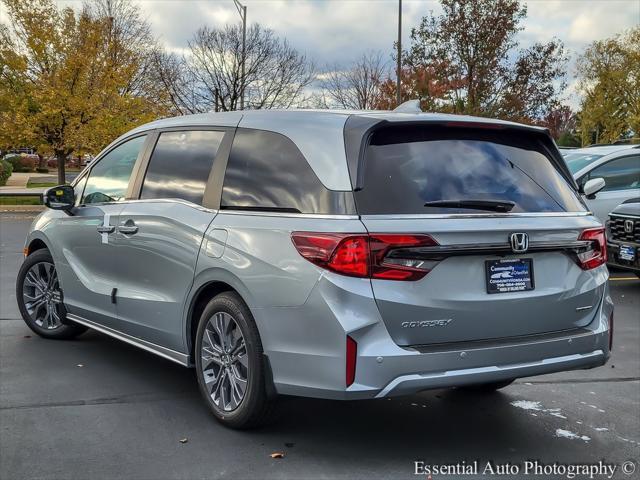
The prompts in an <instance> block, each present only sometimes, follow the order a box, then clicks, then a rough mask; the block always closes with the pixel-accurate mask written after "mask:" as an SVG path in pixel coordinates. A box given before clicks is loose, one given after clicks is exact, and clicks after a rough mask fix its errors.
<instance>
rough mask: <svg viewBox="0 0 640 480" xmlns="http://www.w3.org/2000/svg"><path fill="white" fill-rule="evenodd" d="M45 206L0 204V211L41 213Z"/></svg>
mask: <svg viewBox="0 0 640 480" xmlns="http://www.w3.org/2000/svg"><path fill="white" fill-rule="evenodd" d="M45 208H47V207H45V206H44V205H0V213H2V212H36V213H40V212H42V211H43V210H44V209H45Z"/></svg>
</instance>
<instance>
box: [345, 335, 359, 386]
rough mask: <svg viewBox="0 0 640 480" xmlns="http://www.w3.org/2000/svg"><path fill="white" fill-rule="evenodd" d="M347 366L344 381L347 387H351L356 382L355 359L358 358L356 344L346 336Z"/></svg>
mask: <svg viewBox="0 0 640 480" xmlns="http://www.w3.org/2000/svg"><path fill="white" fill-rule="evenodd" d="M346 354H347V365H346V367H347V368H346V372H347V375H346V381H347V387H349V386H351V385H352V384H353V382H354V381H355V380H356V358H357V356H358V344H357V343H356V341H355V340H354V339H353V338H351V337H350V336H348V335H347V349H346Z"/></svg>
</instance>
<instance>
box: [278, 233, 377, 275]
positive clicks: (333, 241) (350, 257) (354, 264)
mask: <svg viewBox="0 0 640 480" xmlns="http://www.w3.org/2000/svg"><path fill="white" fill-rule="evenodd" d="M291 240H293V244H294V245H295V247H296V249H297V250H298V253H300V255H302V256H303V257H304V258H306V259H307V260H309V261H310V262H312V263H315V264H316V265H318V266H319V267H322V268H326V269H327V270H332V271H334V272H336V273H341V274H342V275H349V276H352V277H367V276H368V275H369V245H368V244H369V238H368V237H367V236H366V235H352V234H342V233H312V232H294V233H293V234H291Z"/></svg>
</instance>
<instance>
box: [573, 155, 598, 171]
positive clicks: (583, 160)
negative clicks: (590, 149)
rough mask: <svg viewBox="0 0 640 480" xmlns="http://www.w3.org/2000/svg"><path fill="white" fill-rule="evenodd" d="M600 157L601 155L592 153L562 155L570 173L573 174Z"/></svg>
mask: <svg viewBox="0 0 640 480" xmlns="http://www.w3.org/2000/svg"><path fill="white" fill-rule="evenodd" d="M600 157H602V155H596V154H594V153H569V154H566V155H564V160H565V161H566V162H567V166H568V167H569V170H570V171H571V173H572V174H575V173H576V172H578V171H580V170H582V169H583V168H584V167H586V166H587V165H590V164H591V163H593V162H595V161H596V160H597V159H599V158H600Z"/></svg>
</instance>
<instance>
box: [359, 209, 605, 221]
mask: <svg viewBox="0 0 640 480" xmlns="http://www.w3.org/2000/svg"><path fill="white" fill-rule="evenodd" d="M589 216H593V212H589V211H584V212H520V213H401V214H379V215H378V214H374V215H361V216H360V218H361V219H362V220H411V219H421V218H424V219H447V218H450V219H457V218H536V217H546V218H548V217H589Z"/></svg>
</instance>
